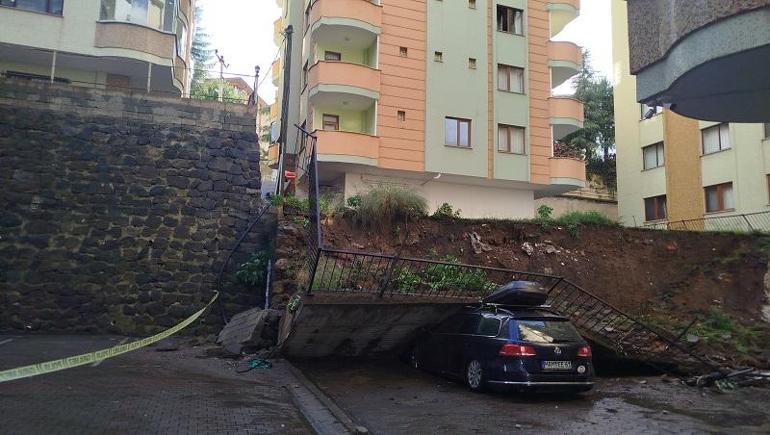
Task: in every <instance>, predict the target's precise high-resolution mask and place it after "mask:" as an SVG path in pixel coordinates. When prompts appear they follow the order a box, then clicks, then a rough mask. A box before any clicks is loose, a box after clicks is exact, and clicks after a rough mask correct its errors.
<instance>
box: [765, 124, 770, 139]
mask: <svg viewBox="0 0 770 435" xmlns="http://www.w3.org/2000/svg"><path fill="white" fill-rule="evenodd" d="M764 126H765V136H764V138H765V139H770V122H766V123H765V124H764Z"/></svg>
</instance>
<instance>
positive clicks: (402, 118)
mask: <svg viewBox="0 0 770 435" xmlns="http://www.w3.org/2000/svg"><path fill="white" fill-rule="evenodd" d="M396 118H397V119H398V120H399V121H406V112H404V111H403V110H399V111H398V112H397V113H396Z"/></svg>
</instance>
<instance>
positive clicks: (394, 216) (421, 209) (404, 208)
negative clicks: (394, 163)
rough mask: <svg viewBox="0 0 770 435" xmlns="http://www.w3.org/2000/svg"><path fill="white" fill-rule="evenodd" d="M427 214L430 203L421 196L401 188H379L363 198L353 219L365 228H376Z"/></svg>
mask: <svg viewBox="0 0 770 435" xmlns="http://www.w3.org/2000/svg"><path fill="white" fill-rule="evenodd" d="M427 214H428V202H427V201H426V200H425V198H423V197H422V196H420V195H419V194H417V193H415V192H413V191H410V190H406V189H404V188H400V187H377V188H374V189H372V190H370V191H369V192H367V193H366V194H364V195H362V196H361V203H360V205H359V206H358V208H357V209H356V211H355V215H354V217H353V218H354V221H355V222H356V223H358V224H360V225H361V226H363V227H367V228H376V227H381V226H385V225H389V224H391V223H393V222H396V221H402V222H408V221H412V220H414V219H417V218H419V217H422V216H426V215H427Z"/></svg>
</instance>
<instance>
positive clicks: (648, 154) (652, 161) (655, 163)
mask: <svg viewBox="0 0 770 435" xmlns="http://www.w3.org/2000/svg"><path fill="white" fill-rule="evenodd" d="M642 156H643V159H644V169H652V168H658V167H661V166H663V165H664V164H665V163H666V158H665V156H664V153H663V142H658V143H656V144H654V145H650V146H646V147H644V148H642Z"/></svg>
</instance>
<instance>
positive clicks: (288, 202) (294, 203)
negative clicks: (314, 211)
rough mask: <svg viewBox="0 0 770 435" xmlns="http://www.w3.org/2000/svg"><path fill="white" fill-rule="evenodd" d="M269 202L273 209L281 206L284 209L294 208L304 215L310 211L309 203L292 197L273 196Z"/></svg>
mask: <svg viewBox="0 0 770 435" xmlns="http://www.w3.org/2000/svg"><path fill="white" fill-rule="evenodd" d="M270 201H271V203H272V204H273V206H274V207H278V206H281V205H282V206H284V207H287V206H288V207H291V208H296V209H297V210H299V211H301V212H305V213H306V212H308V211H309V210H310V201H308V200H307V199H302V198H299V197H297V196H294V195H285V196H284V195H274V196H273V197H271V198H270Z"/></svg>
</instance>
